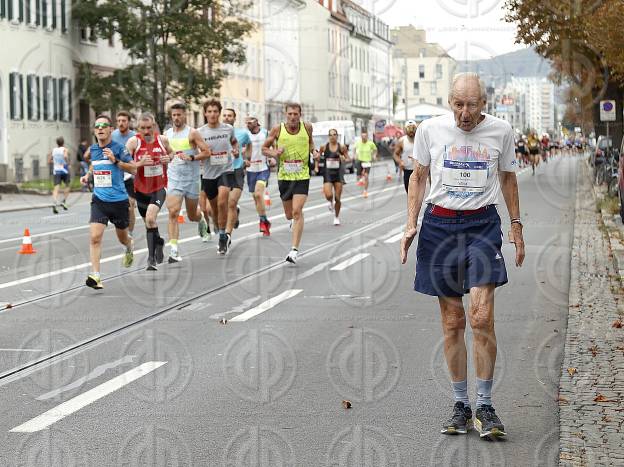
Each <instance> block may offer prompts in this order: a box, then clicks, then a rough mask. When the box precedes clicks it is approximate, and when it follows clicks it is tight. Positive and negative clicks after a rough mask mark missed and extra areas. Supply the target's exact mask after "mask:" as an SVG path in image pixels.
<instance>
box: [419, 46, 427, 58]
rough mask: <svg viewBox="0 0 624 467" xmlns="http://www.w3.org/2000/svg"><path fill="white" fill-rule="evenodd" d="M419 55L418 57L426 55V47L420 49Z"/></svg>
mask: <svg viewBox="0 0 624 467" xmlns="http://www.w3.org/2000/svg"><path fill="white" fill-rule="evenodd" d="M419 55H420V58H423V57H426V56H427V49H425V48H422V49H420V52H419Z"/></svg>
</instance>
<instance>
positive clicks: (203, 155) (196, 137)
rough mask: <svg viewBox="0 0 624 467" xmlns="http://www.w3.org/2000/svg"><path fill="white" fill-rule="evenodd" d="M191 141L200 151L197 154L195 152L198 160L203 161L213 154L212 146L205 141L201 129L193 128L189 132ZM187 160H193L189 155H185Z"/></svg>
mask: <svg viewBox="0 0 624 467" xmlns="http://www.w3.org/2000/svg"><path fill="white" fill-rule="evenodd" d="M189 141H190V143H191V146H192V147H194V148H195V149H196V150H197V151H199V152H198V153H197V154H195V160H196V161H203V160H204V159H208V158H209V157H210V155H211V154H212V151H211V150H210V146H208V144H206V141H204V138H202V136H201V135H200V134H199V131H197V130H195V129H193V130H191V131H190V132H189ZM185 160H191V158H190V157H188V156H187V157H185Z"/></svg>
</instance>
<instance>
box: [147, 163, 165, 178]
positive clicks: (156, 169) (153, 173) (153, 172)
mask: <svg viewBox="0 0 624 467" xmlns="http://www.w3.org/2000/svg"><path fill="white" fill-rule="evenodd" d="M143 174H144V175H145V176H146V177H160V176H161V175H162V174H163V167H162V165H160V164H158V165H147V166H145V167H143Z"/></svg>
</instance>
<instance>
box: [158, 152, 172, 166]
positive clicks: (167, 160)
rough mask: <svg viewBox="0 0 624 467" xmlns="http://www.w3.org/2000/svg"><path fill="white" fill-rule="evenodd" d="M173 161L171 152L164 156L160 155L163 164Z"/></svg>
mask: <svg viewBox="0 0 624 467" xmlns="http://www.w3.org/2000/svg"><path fill="white" fill-rule="evenodd" d="M170 161H171V157H170V156H169V154H165V155H164V156H160V163H161V164H168V163H169V162H170Z"/></svg>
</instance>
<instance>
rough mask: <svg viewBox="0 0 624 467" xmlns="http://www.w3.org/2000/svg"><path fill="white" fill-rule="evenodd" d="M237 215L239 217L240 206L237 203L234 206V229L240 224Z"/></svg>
mask: <svg viewBox="0 0 624 467" xmlns="http://www.w3.org/2000/svg"><path fill="white" fill-rule="evenodd" d="M239 217H240V208H239V207H238V205H237V206H236V222H235V223H234V228H235V229H238V226H239V225H240V222H239V220H238V218H239Z"/></svg>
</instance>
